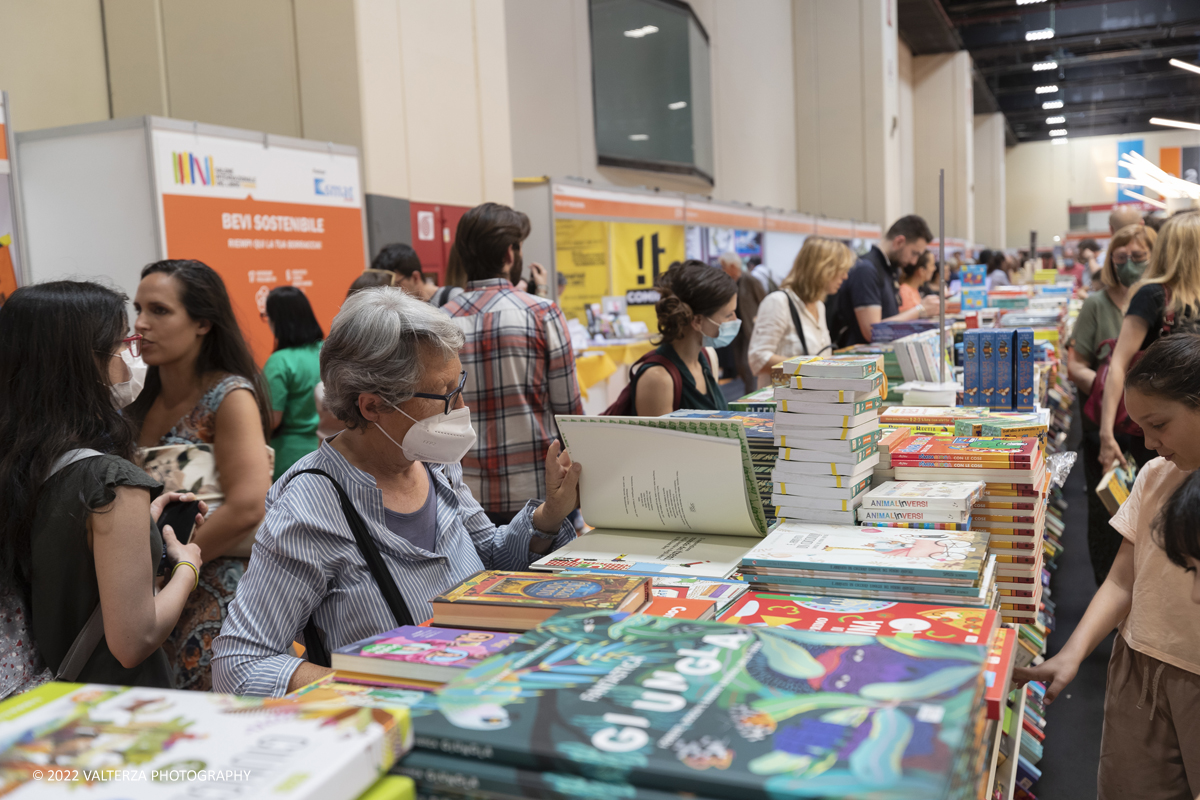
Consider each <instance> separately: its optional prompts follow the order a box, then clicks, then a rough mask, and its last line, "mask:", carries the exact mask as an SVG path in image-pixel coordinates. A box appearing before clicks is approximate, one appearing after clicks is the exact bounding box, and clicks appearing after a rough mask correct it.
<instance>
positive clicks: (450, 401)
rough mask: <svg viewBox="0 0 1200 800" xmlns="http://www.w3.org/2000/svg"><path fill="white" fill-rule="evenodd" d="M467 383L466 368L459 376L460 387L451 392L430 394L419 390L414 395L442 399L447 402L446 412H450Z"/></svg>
mask: <svg viewBox="0 0 1200 800" xmlns="http://www.w3.org/2000/svg"><path fill="white" fill-rule="evenodd" d="M466 385H467V371H466V370H465V369H464V370H463V371H462V374H461V375H459V376H458V388H457V389H455V390H454V391H453V392H451V393H450V394H429V393H428V392H417V393H416V394H414V395H413V397H424V398H425V399H427V400H441V401H442V402H444V403H445V404H446V411H445V413H446V414H449V413H450V411H451V409H453V408H454V404H455V403H457V402H458V397H459V395H461V394H462V390H463V387H464V386H466Z"/></svg>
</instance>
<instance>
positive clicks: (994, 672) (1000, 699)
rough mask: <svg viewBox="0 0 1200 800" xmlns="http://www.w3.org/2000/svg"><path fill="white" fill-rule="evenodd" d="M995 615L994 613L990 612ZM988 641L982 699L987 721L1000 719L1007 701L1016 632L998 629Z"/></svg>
mask: <svg viewBox="0 0 1200 800" xmlns="http://www.w3.org/2000/svg"><path fill="white" fill-rule="evenodd" d="M992 613H995V612H992ZM985 641H988V642H989V644H988V654H987V672H986V674H985V678H984V679H985V681H986V682H987V689H985V690H984V693H983V698H984V701H985V702H986V703H987V715H988V719H995V720H998V719H1001V718H1002V717H1003V715H1004V707H1005V703H1006V701H1007V699H1008V690H1009V684H1010V683H1011V682H1012V673H1013V665H1014V661H1015V659H1016V645H1017V632H1016V631H1014V630H1013V629H1012V628H1003V627H1002V628H999V629H997V630H996V632H995V634H994V635H993V636H992V637H990V638H989V639H987V640H985Z"/></svg>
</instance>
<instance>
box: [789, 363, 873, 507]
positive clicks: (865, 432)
mask: <svg viewBox="0 0 1200 800" xmlns="http://www.w3.org/2000/svg"><path fill="white" fill-rule="evenodd" d="M780 369H781V370H782V372H783V374H784V376H785V377H786V378H787V381H788V383H787V385H786V386H778V385H777V386H776V388H775V402H776V410H775V425H774V431H775V444H776V445H777V446H778V447H779V459H778V460H777V461H776V462H775V469H774V471H773V472H772V476H771V477H772V481H773V483H774V486H773V491H772V494H771V503H772V504H773V505H774V506H775V515H776V517H778V518H779V519H781V520H793V521H798V522H815V523H826V524H845V525H853V524H854V523H855V509H856V508H858V506H859V505H860V504H861V502H862V497H863V495H864V494H865V493H866V492H867V490H868V489H869V488H870V485H871V476H872V473H873V471H874V469H875V466H876V465H877V464H878V463H879V454H878V448H877V444H878V442H879V437H880V435H881V431H880V428H879V409H880V407H881V406H882V405H883V396H882V390H883V382H884V377H883V356H881V355H880V356H871V355H847V356H825V357H814V356H801V357H799V358H793V359H791V360H789V361H785V362H783V364H781V365H780Z"/></svg>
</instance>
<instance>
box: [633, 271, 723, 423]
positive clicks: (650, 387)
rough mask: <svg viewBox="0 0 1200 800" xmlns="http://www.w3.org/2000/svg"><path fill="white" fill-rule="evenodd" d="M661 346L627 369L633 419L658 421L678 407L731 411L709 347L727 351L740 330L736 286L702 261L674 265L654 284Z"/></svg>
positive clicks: (721, 273)
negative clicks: (632, 400)
mask: <svg viewBox="0 0 1200 800" xmlns="http://www.w3.org/2000/svg"><path fill="white" fill-rule="evenodd" d="M655 288H656V289H658V292H659V300H658V303H657V304H656V305H655V307H654V310H655V311H656V312H657V314H658V332H659V333H660V334H662V343H661V344H660V345H659V346H658V349H657V350H655V351H654V352H653V353H652V354H650V356H647V357H645V358H643V359H642V360H641V361H639V362H638V363H637V364H634V366H633V367H632V368H631V370H630V383H631V384H633V392H634V398H635V400H634V403H635V408H636V413H637V416H639V417H661V416H662V415H663V414H669V413H671V412H672V411H678V410H679V409H681V408H696V409H702V410H709V411H724V410H725V409H727V408H729V405H728V404H727V403H726V402H725V395H724V394H722V393H721V386H720V384H719V383H717V380H716V378H715V377H714V375H713V371H712V364H711V359H712V355H711V354H710V353H708V352H706V351H707V350H708V348H720V347H725V346H726V345H728V344H729V343H731V342H732V341H733V340H734V339H735V338H736V337H737V334H738V331H739V330H741V327H742V321H741V320H740V319H738V318H737V284H736V283H734V281H733V278H730V277H729V276H728V275H726V274H725V273H724V271H722V270H720V269H716V268H714V267H710V266H709V265H708V264H705V263H704V262H703V261H696V260H688V261H684V262H683V263H682V264H672V265H671V268H670V269H669V270H667V271H666V272H665V273H664V274H663V275H662V276H661V277H660V278H659V279H658V284H657V285H656V286H655Z"/></svg>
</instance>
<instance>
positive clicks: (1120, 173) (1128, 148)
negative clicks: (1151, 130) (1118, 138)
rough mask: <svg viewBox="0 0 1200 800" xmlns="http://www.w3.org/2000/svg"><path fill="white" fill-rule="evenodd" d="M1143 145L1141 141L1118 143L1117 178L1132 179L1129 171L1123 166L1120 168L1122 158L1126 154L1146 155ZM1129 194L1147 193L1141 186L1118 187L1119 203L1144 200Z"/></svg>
mask: <svg viewBox="0 0 1200 800" xmlns="http://www.w3.org/2000/svg"><path fill="white" fill-rule="evenodd" d="M1142 145H1143V142H1142V140H1141V139H1129V140H1128V141H1124V142H1117V161H1118V166H1117V177H1118V178H1128V177H1130V175H1129V170H1127V169H1125V168H1124V167H1122V166H1119V162H1120V160H1121V156H1123V155H1125V154H1126V153H1137V154H1138V155H1139V156H1140V155H1144V154H1145V153H1144V149H1145V148H1144V147H1143V146H1142ZM1129 192H1137V193H1138V194H1139V195H1140V194H1143V193H1144V192H1145V189H1144V187H1141V186H1125V185H1119V186H1117V202H1118V203H1140V202H1142V198H1140V197H1133V196H1132V195H1130V194H1129Z"/></svg>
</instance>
